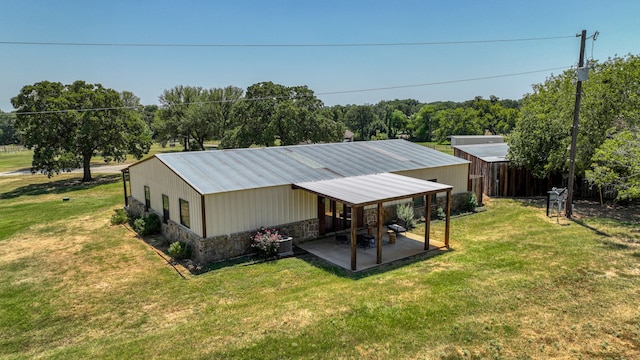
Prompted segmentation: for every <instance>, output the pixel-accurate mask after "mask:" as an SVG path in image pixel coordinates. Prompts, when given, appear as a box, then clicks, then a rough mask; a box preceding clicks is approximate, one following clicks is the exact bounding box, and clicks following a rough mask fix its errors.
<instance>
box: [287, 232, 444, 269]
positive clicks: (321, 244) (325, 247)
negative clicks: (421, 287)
mask: <svg viewBox="0 0 640 360" xmlns="http://www.w3.org/2000/svg"><path fill="white" fill-rule="evenodd" d="M347 238H348V239H349V236H348V235H347ZM382 239H383V242H382V263H381V264H376V247H375V246H373V247H369V248H366V249H365V248H362V247H361V246H358V248H357V252H356V264H357V266H356V267H357V270H356V272H358V271H363V270H369V269H372V268H375V267H377V266H381V265H384V264H388V263H390V262H393V261H396V260H400V259H404V258H407V257H410V256H414V255H418V254H422V253H425V252H427V251H425V249H424V239H423V238H422V237H421V236H418V235H415V234H412V233H406V235H397V237H396V243H395V244H389V239H388V237H387V236H386V235H383V237H382ZM350 241H351V240H350V239H349V241H348V242H346V243H344V242H338V241H336V237H335V236H328V237H325V238H321V239H317V240H312V241H307V242H304V243H300V244H296V246H298V247H299V248H301V249H303V250H305V251H308V252H310V253H311V254H313V255H315V256H317V257H319V258H321V259H324V260H326V261H328V262H330V263H332V264H335V265H337V266H340V267H342V268H344V269H347V270H349V271H352V270H351V243H350ZM441 249H446V247H445V246H444V243H442V242H439V241H434V240H431V241H429V250H428V251H433V250H441Z"/></svg>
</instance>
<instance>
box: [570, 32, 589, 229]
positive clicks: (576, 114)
mask: <svg viewBox="0 0 640 360" xmlns="http://www.w3.org/2000/svg"><path fill="white" fill-rule="evenodd" d="M578 36H580V37H581V39H580V59H579V60H578V72H579V71H580V68H582V67H583V66H584V45H585V42H586V40H587V30H582V33H581V34H579V35H576V37H578ZM581 97H582V81H581V78H580V77H579V76H578V82H577V84H576V104H575V106H574V108H573V126H572V127H571V155H570V157H569V183H568V184H567V202H566V205H565V216H566V217H567V218H571V214H572V213H573V183H574V182H575V171H576V169H575V168H576V145H577V142H578V120H579V119H580V98H581Z"/></svg>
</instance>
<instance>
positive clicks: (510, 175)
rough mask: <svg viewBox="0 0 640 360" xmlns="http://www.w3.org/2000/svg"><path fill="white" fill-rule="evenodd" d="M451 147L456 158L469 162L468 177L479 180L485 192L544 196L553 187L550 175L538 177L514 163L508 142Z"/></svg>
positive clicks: (487, 193) (490, 194)
mask: <svg viewBox="0 0 640 360" xmlns="http://www.w3.org/2000/svg"><path fill="white" fill-rule="evenodd" d="M453 149H454V150H453V151H454V155H455V156H456V157H459V158H461V159H465V160H469V161H470V162H471V164H470V167H469V177H470V180H471V182H472V183H473V182H476V181H478V179H480V181H481V182H482V184H481V185H479V186H480V187H481V188H482V193H483V194H485V195H488V196H495V197H499V196H509V197H516V196H543V195H546V194H547V191H549V190H550V189H551V188H552V187H553V186H556V185H554V179H552V178H547V179H537V178H535V177H533V175H532V174H531V172H529V171H528V170H526V169H524V168H521V167H516V166H513V165H512V164H511V162H510V161H509V160H508V159H507V154H508V152H509V144H508V143H503V142H500V143H493V144H491V143H487V144H476V145H458V146H454V148H453ZM555 180H557V179H555ZM559 181H560V182H561V179H560V180H559ZM558 186H559V184H558ZM472 187H474V186H472Z"/></svg>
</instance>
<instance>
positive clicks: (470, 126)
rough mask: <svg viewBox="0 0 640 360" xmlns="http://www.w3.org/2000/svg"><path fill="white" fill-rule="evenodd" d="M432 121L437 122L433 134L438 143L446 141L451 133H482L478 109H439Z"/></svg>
mask: <svg viewBox="0 0 640 360" xmlns="http://www.w3.org/2000/svg"><path fill="white" fill-rule="evenodd" d="M434 121H435V122H437V123H438V128H437V129H436V130H435V132H434V134H435V138H436V141H438V142H439V143H443V142H445V141H447V137H448V136H451V135H482V126H481V125H480V122H479V117H478V111H477V110H474V109H471V108H457V109H447V110H440V111H438V112H437V113H436V115H435V116H434Z"/></svg>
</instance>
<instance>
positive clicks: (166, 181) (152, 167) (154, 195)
mask: <svg viewBox="0 0 640 360" xmlns="http://www.w3.org/2000/svg"><path fill="white" fill-rule="evenodd" d="M129 174H130V176H129V177H130V180H129V182H130V184H131V195H132V196H133V197H134V198H135V199H137V200H138V201H141V202H144V186H145V185H146V186H149V190H150V192H151V209H153V210H154V211H155V212H157V213H159V214H162V194H165V195H167V196H169V218H170V219H171V220H172V221H175V222H176V223H178V224H179V223H180V203H179V199H184V200H186V201H188V202H189V220H190V229H191V231H193V232H194V233H196V234H198V235H200V236H202V212H201V210H200V206H201V205H200V203H201V201H200V194H198V193H197V192H196V191H195V190H193V189H192V188H191V187H190V186H189V185H188V184H187V183H186V182H185V181H183V180H182V179H181V178H180V177H178V176H176V174H175V173H173V172H172V171H171V170H170V169H168V168H167V167H166V166H165V165H164V164H162V163H161V162H160V161H159V160H158V159H155V158H154V159H150V160H147V161H144V162H141V163H138V164H136V166H132V167H130V168H129Z"/></svg>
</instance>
